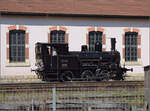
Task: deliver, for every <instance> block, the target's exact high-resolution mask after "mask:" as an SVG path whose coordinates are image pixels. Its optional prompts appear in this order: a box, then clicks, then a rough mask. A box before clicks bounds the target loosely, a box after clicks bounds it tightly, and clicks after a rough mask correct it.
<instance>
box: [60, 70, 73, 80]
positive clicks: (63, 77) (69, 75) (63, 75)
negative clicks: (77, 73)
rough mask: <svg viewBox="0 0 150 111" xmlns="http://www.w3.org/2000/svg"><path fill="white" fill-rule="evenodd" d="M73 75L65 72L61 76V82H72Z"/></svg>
mask: <svg viewBox="0 0 150 111" xmlns="http://www.w3.org/2000/svg"><path fill="white" fill-rule="evenodd" d="M72 79H73V73H72V72H71V71H65V72H63V73H62V74H61V75H60V81H62V82H64V81H72Z"/></svg>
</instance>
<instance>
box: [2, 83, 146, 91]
mask: <svg viewBox="0 0 150 111" xmlns="http://www.w3.org/2000/svg"><path fill="white" fill-rule="evenodd" d="M53 87H56V88H82V87H88V88H90V87H91V88H92V87H95V88H144V81H101V82H32V83H1V84H0V90H11V89H41V88H42V89H44V88H45V89H46V88H53Z"/></svg>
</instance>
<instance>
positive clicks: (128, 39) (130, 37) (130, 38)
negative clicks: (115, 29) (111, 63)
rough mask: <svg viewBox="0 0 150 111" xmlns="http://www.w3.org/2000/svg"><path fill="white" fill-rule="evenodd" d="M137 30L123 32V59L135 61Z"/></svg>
mask: <svg viewBox="0 0 150 111" xmlns="http://www.w3.org/2000/svg"><path fill="white" fill-rule="evenodd" d="M137 37H138V33H137V32H126V33H125V61H137Z"/></svg>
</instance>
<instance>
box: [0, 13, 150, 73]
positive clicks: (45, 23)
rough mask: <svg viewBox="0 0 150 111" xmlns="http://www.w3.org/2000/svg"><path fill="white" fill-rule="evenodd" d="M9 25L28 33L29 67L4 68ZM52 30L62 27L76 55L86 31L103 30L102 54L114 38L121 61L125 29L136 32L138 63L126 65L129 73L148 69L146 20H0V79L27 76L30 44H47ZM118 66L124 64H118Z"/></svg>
mask: <svg viewBox="0 0 150 111" xmlns="http://www.w3.org/2000/svg"><path fill="white" fill-rule="evenodd" d="M12 25H16V26H18V25H23V26H25V27H27V31H28V33H29V65H27V66H19V67H12V66H11V67H10V66H8V65H7V62H8V61H7V59H6V47H7V46H6V32H8V27H9V26H12ZM52 26H65V27H66V28H67V33H69V50H70V51H79V50H80V49H81V48H80V47H81V45H82V44H86V33H87V32H88V28H90V27H102V28H104V34H105V35H106V46H104V47H105V48H106V50H110V39H109V38H111V37H115V38H116V40H117V44H116V48H117V50H118V51H120V53H121V58H122V48H123V46H122V35H123V34H124V29H125V28H129V27H130V28H137V29H139V30H140V31H139V34H140V35H141V46H140V47H141V61H140V64H138V65H134V64H133V65H128V66H127V67H129V68H130V67H133V68H134V72H133V73H144V72H143V66H145V65H148V64H149V61H150V55H149V51H150V48H149V44H150V41H149V40H150V39H149V37H150V36H149V31H150V30H149V27H148V21H147V20H144V19H143V20H142V19H141V20H138V19H115V18H113V19H106V18H105V19H104V18H77V17H75V18H71V17H61V18H60V17H19V16H17V17H15V16H13V17H12V16H11V17H10V16H9V17H7V16H5V17H4V16H3V17H1V33H0V34H1V47H2V50H1V58H2V60H1V64H2V67H1V72H2V75H4V76H5V75H7V76H8V75H28V74H34V73H31V72H30V70H31V68H34V64H35V54H34V47H35V46H34V44H35V43H36V42H48V33H49V32H50V31H49V28H50V27H52ZM121 62H122V64H123V63H124V61H121Z"/></svg>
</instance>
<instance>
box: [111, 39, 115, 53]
mask: <svg viewBox="0 0 150 111" xmlns="http://www.w3.org/2000/svg"><path fill="white" fill-rule="evenodd" d="M115 50H116V38H111V51H115Z"/></svg>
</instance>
